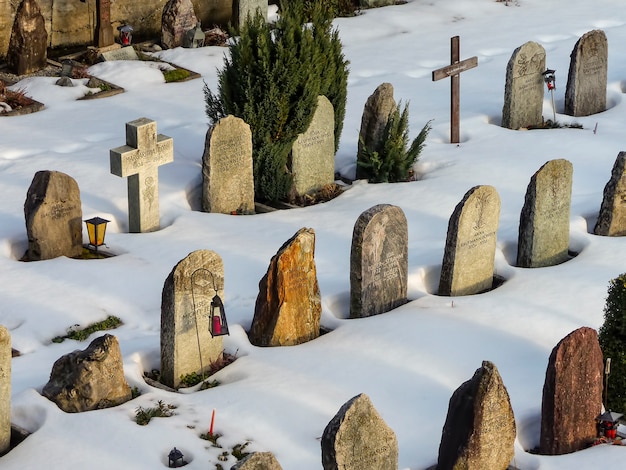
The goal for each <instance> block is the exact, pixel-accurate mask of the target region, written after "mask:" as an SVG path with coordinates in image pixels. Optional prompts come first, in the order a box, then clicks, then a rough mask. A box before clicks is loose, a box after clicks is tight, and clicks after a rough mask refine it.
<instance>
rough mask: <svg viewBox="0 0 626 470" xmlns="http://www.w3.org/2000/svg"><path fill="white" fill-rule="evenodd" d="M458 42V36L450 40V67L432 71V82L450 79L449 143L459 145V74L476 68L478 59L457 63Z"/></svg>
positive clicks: (473, 58) (471, 58)
mask: <svg viewBox="0 0 626 470" xmlns="http://www.w3.org/2000/svg"><path fill="white" fill-rule="evenodd" d="M459 43H460V40H459V37H458V36H454V37H453V38H451V39H450V65H448V66H446V67H442V68H440V69H437V70H433V82H436V81H437V80H441V79H442V78H448V77H450V85H451V100H450V114H451V120H450V143H451V144H458V143H459V140H460V139H459V135H460V132H459V120H460V115H461V111H460V109H461V98H460V94H461V77H460V74H461V72H465V71H466V70H469V69H473V68H474V67H477V66H478V57H476V56H474V57H470V58H469V59H465V60H461V61H459V56H460V55H461V54H460V46H459Z"/></svg>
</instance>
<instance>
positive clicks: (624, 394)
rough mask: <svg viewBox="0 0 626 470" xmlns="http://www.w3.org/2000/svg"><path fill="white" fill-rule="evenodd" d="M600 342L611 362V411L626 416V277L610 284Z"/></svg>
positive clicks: (609, 394)
mask: <svg viewBox="0 0 626 470" xmlns="http://www.w3.org/2000/svg"><path fill="white" fill-rule="evenodd" d="M598 339H599V341H600V347H601V348H602V354H603V355H604V359H605V361H606V358H609V357H610V358H611V373H610V375H609V378H608V388H607V389H606V390H605V394H606V395H605V396H606V403H607V406H608V409H609V410H611V411H616V412H620V413H626V273H624V274H621V275H619V276H618V277H617V278H615V279H612V280H611V281H610V282H609V289H608V295H607V298H606V303H605V305H604V323H603V324H602V326H601V327H600V330H599V333H598Z"/></svg>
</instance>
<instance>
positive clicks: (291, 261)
mask: <svg viewBox="0 0 626 470" xmlns="http://www.w3.org/2000/svg"><path fill="white" fill-rule="evenodd" d="M314 256H315V232H314V231H313V229H309V228H301V229H300V230H298V231H297V232H296V234H295V235H294V236H293V237H291V238H290V239H289V240H287V242H285V244H284V245H283V246H282V247H281V248H280V249H279V250H278V252H277V253H276V254H275V255H274V256H273V257H272V260H271V261H270V265H269V267H268V269H267V273H266V274H265V276H263V278H262V279H261V281H260V282H259V295H258V296H257V299H256V305H255V308H254V317H253V319H252V326H251V327H250V333H249V338H250V342H251V343H252V344H254V345H255V346H293V345H296V344H301V343H305V342H307V341H310V340H312V339H315V338H317V337H318V336H319V334H320V318H321V315H322V305H321V298H320V289H319V286H318V284H317V271H316V268H315V258H314Z"/></svg>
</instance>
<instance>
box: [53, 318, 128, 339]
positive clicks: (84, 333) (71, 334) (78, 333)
mask: <svg viewBox="0 0 626 470" xmlns="http://www.w3.org/2000/svg"><path fill="white" fill-rule="evenodd" d="M122 324H123V323H122V320H120V319H119V318H118V317H116V316H114V315H109V316H108V317H106V319H104V320H102V321H100V322H97V323H92V324H90V325H87V326H86V327H85V328H79V326H80V325H78V324H77V325H74V326H71V327H69V328H68V333H67V334H66V335H65V336H55V337H54V338H52V342H53V343H62V342H63V341H65V340H66V339H74V340H76V341H84V340H86V339H87V338H89V336H90V335H91V334H92V333H95V332H96V331H104V330H113V329H115V328H117V327H118V326H120V325H122Z"/></svg>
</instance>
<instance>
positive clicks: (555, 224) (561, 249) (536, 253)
mask: <svg viewBox="0 0 626 470" xmlns="http://www.w3.org/2000/svg"><path fill="white" fill-rule="evenodd" d="M573 171H574V168H573V166H572V164H571V163H570V162H569V161H567V160H564V159H558V160H550V161H549V162H547V163H546V164H545V165H543V166H542V167H541V168H540V169H539V170H538V171H537V172H536V173H535V174H534V175H533V177H532V178H531V180H530V184H529V185H528V189H527V190H526V199H525V201H524V207H523V208H522V212H521V215H520V223H519V237H518V241H517V265H518V266H520V267H522V268H540V267H544V266H553V265H555V264H559V263H562V262H564V261H567V259H568V247H569V217H570V205H571V199H572V174H573Z"/></svg>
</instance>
